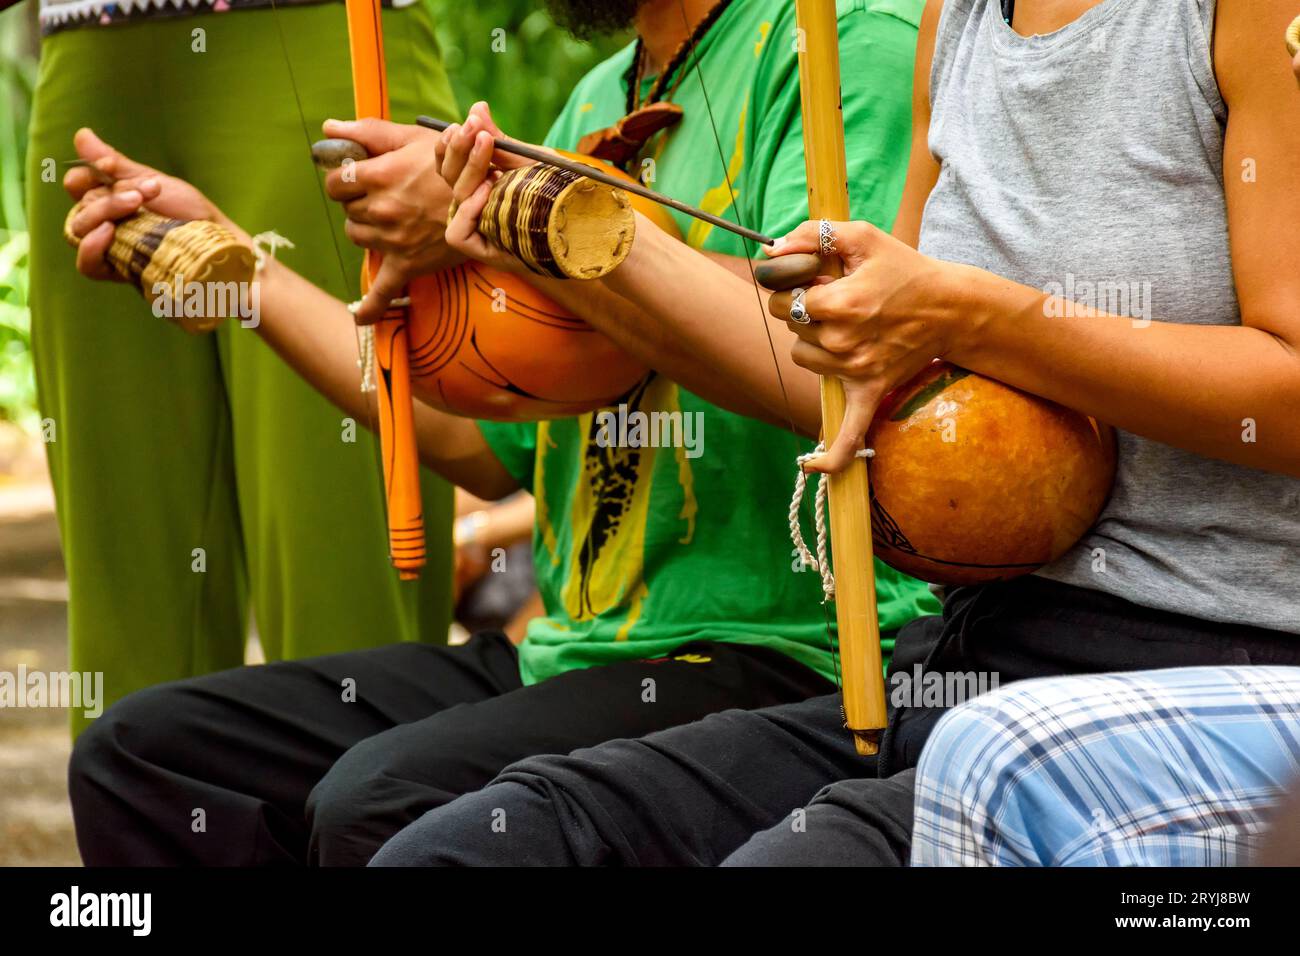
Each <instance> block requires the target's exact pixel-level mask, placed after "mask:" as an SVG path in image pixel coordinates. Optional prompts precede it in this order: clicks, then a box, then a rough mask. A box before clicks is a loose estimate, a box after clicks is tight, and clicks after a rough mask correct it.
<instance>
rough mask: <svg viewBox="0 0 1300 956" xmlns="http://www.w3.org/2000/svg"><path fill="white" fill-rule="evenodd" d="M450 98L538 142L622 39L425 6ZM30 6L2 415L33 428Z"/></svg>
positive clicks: (9, 224) (1, 37)
mask: <svg viewBox="0 0 1300 956" xmlns="http://www.w3.org/2000/svg"><path fill="white" fill-rule="evenodd" d="M425 2H426V3H428V4H429V6H430V8H431V10H432V11H433V15H434V17H435V18H436V23H437V31H438V43H439V44H440V46H441V47H442V52H443V57H444V60H445V62H446V65H447V71H448V73H449V74H450V75H451V79H452V84H453V86H454V87H455V90H456V96H457V99H458V100H459V101H460V103H461V104H462V105H464V106H466V107H468V106H469V105H470V104H471V103H473V102H474V101H475V100H480V99H483V100H487V101H488V102H489V103H491V104H492V109H493V113H494V115H495V117H496V119H497V122H498V123H500V125H501V127H502V128H503V129H505V130H506V131H507V132H509V133H510V134H511V135H512V136H516V137H518V138H520V139H524V140H528V141H530V142H537V141H540V140H541V139H542V138H543V137H544V136H545V135H546V131H547V129H548V128H549V127H550V124H551V120H552V118H554V116H555V115H556V114H557V113H558V112H559V111H560V108H561V107H563V106H564V102H565V100H566V99H567V98H568V95H569V90H570V89H572V88H573V85H574V84H575V83H576V82H577V81H578V79H579V78H580V77H581V76H582V75H583V74H584V73H586V72H587V71H588V70H589V69H591V68H592V67H593V66H595V65H596V64H597V63H598V62H600V61H601V60H602V59H604V58H605V57H606V56H608V55H609V54H611V53H612V52H614V51H615V50H616V49H618V47H619V46H621V45H622V44H623V43H625V42H627V38H626V37H618V38H611V39H608V40H603V41H601V42H599V43H596V44H587V43H580V42H578V41H577V40H574V39H573V38H572V37H570V36H569V35H568V34H566V33H565V32H564V31H563V30H561V29H560V28H559V27H557V26H556V25H555V23H554V22H553V21H552V20H551V18H550V16H549V15H548V14H547V13H546V9H545V5H544V3H543V2H542V0H470V2H466V0H425ZM36 37H37V30H36V0H24V2H22V3H19V4H17V5H16V6H13V7H10V8H9V9H7V10H4V11H2V12H0V419H7V420H10V421H15V422H18V423H19V424H22V425H26V426H31V425H33V424H34V423H35V421H36V387H35V384H34V381H33V377H32V365H31V352H30V347H31V323H30V315H29V312H28V309H27V232H26V229H27V226H26V216H25V215H24V213H23V169H24V153H25V147H26V144H27V136H26V130H27V124H28V121H29V119H30V115H31V102H32V90H33V88H34V85H35V80H36V50H37V39H36Z"/></svg>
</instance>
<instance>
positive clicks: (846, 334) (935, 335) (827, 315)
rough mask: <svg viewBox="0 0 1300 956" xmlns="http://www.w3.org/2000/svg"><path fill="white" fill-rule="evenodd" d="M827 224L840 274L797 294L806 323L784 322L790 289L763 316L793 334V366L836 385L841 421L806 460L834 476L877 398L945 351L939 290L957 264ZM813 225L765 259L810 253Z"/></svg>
mask: <svg viewBox="0 0 1300 956" xmlns="http://www.w3.org/2000/svg"><path fill="white" fill-rule="evenodd" d="M831 225H832V227H833V228H834V231H835V250H836V252H835V254H836V255H838V256H839V257H840V259H841V260H842V261H843V264H844V272H845V275H844V278H842V279H836V280H834V281H825V280H824V279H823V280H821V281H819V282H817V283H815V284H813V285H811V286H809V287H808V288H807V289H806V290H805V292H804V296H803V303H804V308H805V309H806V310H807V314H808V316H810V317H811V319H812V321H811V323H809V324H799V323H797V322H793V321H790V306H791V302H792V299H793V295H794V292H793V291H788V292H778V293H776V294H774V295H773V296H772V298H771V299H770V300H769V304H768V311H769V312H771V314H772V315H773V316H774V317H775V318H777V319H781V320H782V321H785V322H786V323H787V324H788V325H789V327H790V329H791V330H792V331H793V332H794V333H795V334H796V335H797V336H798V337H799V340H798V341H797V342H796V343H795V344H794V346H793V348H792V349H791V353H790V354H791V357H792V358H793V359H794V361H795V363H796V364H798V365H801V366H803V367H804V368H806V369H810V370H812V371H814V372H817V373H818V374H819V375H834V376H837V377H839V378H840V379H841V380H842V381H843V382H844V389H845V392H846V394H847V397H848V407H847V410H846V412H845V417H844V424H843V426H842V427H841V428H840V432H839V434H838V435H837V436H836V437H835V440H834V442H833V443H832V444H831V446H830V447H829V448H828V449H827V452H826V454H825V455H823V456H821V457H819V458H817V459H816V460H814V461H812V462H810V463H809V464H808V468H809V470H811V471H827V472H836V471H840V470H841V469H843V468H845V467H846V466H847V465H848V464H849V463H850V462H851V461H852V460H853V458H854V456H855V455H856V453H857V452H858V450H859V449H861V448H862V447H863V443H864V436H865V435H866V432H867V429H868V428H869V427H870V426H871V419H872V417H873V416H874V415H875V412H876V409H877V407H879V405H880V402H881V399H883V398H884V397H885V395H886V394H888V393H889V392H890V391H891V390H892V389H894V388H896V387H898V386H899V385H901V384H903V383H904V382H906V381H907V380H908V379H910V378H911V377H912V376H914V375H916V374H917V373H918V372H920V371H921V370H922V369H923V368H925V366H926V365H928V364H929V363H930V362H931V361H932V360H933V359H935V358H941V357H943V355H944V354H945V353H946V352H947V351H948V350H949V349H950V348H951V342H950V336H951V335H952V334H953V329H954V327H955V326H954V323H953V321H952V316H951V313H952V311H953V310H951V308H950V307H949V302H950V301H951V300H950V299H949V297H948V296H947V294H946V291H945V290H946V289H947V288H948V281H949V280H950V278H951V272H952V270H953V269H954V268H956V267H954V266H952V265H951V264H950V263H946V262H941V261H939V260H937V259H931V258H930V257H929V256H924V255H922V254H921V253H919V252H917V251H916V250H915V249H913V248H912V247H911V246H909V245H907V244H905V243H902V242H899V241H898V240H897V239H895V238H893V237H892V236H890V235H889V234H887V233H885V232H882V231H881V230H879V229H877V228H876V227H875V226H873V225H871V224H869V223H865V222H836V223H832V224H831ZM819 226H820V224H819V223H818V222H805V223H803V224H802V225H801V226H799V227H798V228H796V229H795V230H794V231H793V232H791V233H790V234H789V235H787V236H785V237H783V238H781V239H778V240H777V241H776V243H775V244H774V245H773V246H771V247H769V248H768V249H767V254H768V255H769V256H785V255H790V254H793V253H805V254H806V253H813V254H817V253H819V251H820V247H821V240H820V228H819Z"/></svg>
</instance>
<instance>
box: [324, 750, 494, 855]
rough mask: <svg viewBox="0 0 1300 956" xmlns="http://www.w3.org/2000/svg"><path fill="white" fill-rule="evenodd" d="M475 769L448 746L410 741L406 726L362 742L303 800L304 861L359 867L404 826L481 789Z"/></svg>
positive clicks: (340, 758)
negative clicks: (306, 828)
mask: <svg viewBox="0 0 1300 956" xmlns="http://www.w3.org/2000/svg"><path fill="white" fill-rule="evenodd" d="M481 773H482V772H481V771H476V770H474V768H473V766H472V765H471V764H467V763H466V762H465V761H464V760H463V759H462V758H461V756H460V754H459V753H458V752H457V750H456V748H455V747H454V746H452V745H450V744H449V745H447V746H443V745H442V744H441V743H440V742H439V741H438V740H437V739H433V740H430V739H425V738H422V739H420V740H419V741H412V740H411V739H410V732H409V729H408V728H406V727H399V728H395V729H394V730H392V731H388V732H386V733H382V734H379V735H377V736H375V737H371V738H368V739H366V740H362V741H360V742H359V743H357V744H355V745H354V746H352V747H351V748H350V749H348V750H347V751H346V752H345V753H344V754H343V755H342V756H340V757H339V758H338V760H337V761H335V763H334V765H333V766H332V767H330V769H329V771H328V772H327V773H326V774H325V776H324V777H322V778H321V779H320V781H319V782H317V784H316V786H315V787H313V788H312V790H311V793H310V794H309V795H308V797H307V803H306V816H307V824H308V826H309V828H310V833H311V836H310V842H309V848H308V853H309V859H310V861H311V862H312V863H315V864H318V865H321V866H364V865H365V864H366V863H367V862H369V860H370V858H371V857H372V856H373V855H374V854H375V852H376V851H377V850H378V849H379V848H380V847H381V846H383V844H384V842H385V841H387V840H388V839H389V838H391V837H392V836H393V835H394V834H396V833H397V832H398V831H399V830H401V829H402V828H403V827H405V826H407V825H408V824H410V823H413V822H414V821H416V820H418V819H419V818H420V817H421V816H422V815H423V814H424V813H426V812H428V811H430V810H434V809H436V808H438V807H441V806H443V805H445V804H447V803H449V802H451V801H452V800H454V799H455V798H456V797H457V796H459V795H460V794H461V793H464V792H466V791H470V790H474V789H476V788H477V787H479V786H482V784H483V783H484V782H485V781H484V779H483V777H482V775H481Z"/></svg>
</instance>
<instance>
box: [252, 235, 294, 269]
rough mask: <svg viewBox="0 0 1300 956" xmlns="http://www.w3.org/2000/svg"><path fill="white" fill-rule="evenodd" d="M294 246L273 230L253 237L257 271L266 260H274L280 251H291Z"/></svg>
mask: <svg viewBox="0 0 1300 956" xmlns="http://www.w3.org/2000/svg"><path fill="white" fill-rule="evenodd" d="M292 248H294V245H293V243H292V242H290V241H289V240H288V239H286V238H285V237H284V236H282V235H280V234H279V233H278V232H276V231H275V230H274V229H271V230H268V231H267V232H259V233H258V234H257V235H255V236H254V237H253V255H254V257H256V259H257V267H256V269H257V271H258V272H261V271H262V267H263V266H265V265H266V260H267V259H274V258H275V254H276V252H277V251H278V250H280V249H292Z"/></svg>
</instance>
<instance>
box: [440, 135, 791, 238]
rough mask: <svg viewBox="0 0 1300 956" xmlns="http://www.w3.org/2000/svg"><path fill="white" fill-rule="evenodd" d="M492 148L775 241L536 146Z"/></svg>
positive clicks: (507, 142)
mask: <svg viewBox="0 0 1300 956" xmlns="http://www.w3.org/2000/svg"><path fill="white" fill-rule="evenodd" d="M415 122H416V123H417V124H419V125H420V126H424V127H426V128H428V129H433V130H437V131H438V132H442V131H443V130H445V129H447V128H448V127H449V126H451V124H450V123H448V122H446V121H445V120H440V119H434V118H433V117H432V116H419V117H416V120H415ZM492 143H493V145H494V146H495V147H496V148H497V149H499V150H501V152H503V153H512V154H514V155H515V156H522V157H524V159H531V160H533V161H534V162H538V163H545V164H546V165H547V166H555V167H557V168H559V169H567V170H568V171H569V172H571V173H574V174H575V175H578V176H586V177H587V178H588V179H594V180H596V182H598V183H604V184H605V185H606V186H613V187H614V188H615V189H622V190H626V191H627V192H630V193H632V194H633V195H636V196H640V197H641V198H643V199H649V200H650V201H651V202H657V203H659V204H660V205H661V206H668V207H669V208H671V209H676V210H677V211H678V212H681V213H685V214H686V215H688V216H691V217H693V218H695V219H701V220H703V221H704V222H707V223H710V224H712V225H714V226H717V227H718V228H719V229H725V230H727V231H728V232H734V233H735V234H736V235H738V236H743V237H744V238H746V239H749V240H750V241H751V242H757V243H758V244H759V245H763V246H770V245H771V244H772V243H773V242H774V241H775V240H773V239H772V237H771V236H765V235H763V234H762V233H761V232H756V231H754V230H753V229H749V228H747V227H745V226H738V225H736V223H734V222H728V221H727V220H726V219H723V218H722V217H721V216H715V215H713V213H711V212H705V211H704V210H703V209H697V208H696V207H694V206H692V205H689V204H688V203H684V202H682V201H681V200H679V199H674V198H673V197H672V196H665V195H664V194H663V193H657V192H655V191H654V190H653V189H649V188H647V187H645V186H642V185H641V184H640V183H637V182H628V181H627V180H626V179H619V178H618V177H616V176H611V175H609V174H608V173H603V172H601V171H600V170H599V169H596V168H595V167H592V166H588V165H586V164H585V163H576V162H574V161H572V160H569V159H565V158H564V157H563V156H558V155H556V154H555V153H552V152H550V151H549V150H545V149H538V148H537V147H535V146H529V145H528V144H527V143H520V142H518V141H517V140H513V139H507V138H506V137H504V136H501V137H493V140H492Z"/></svg>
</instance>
